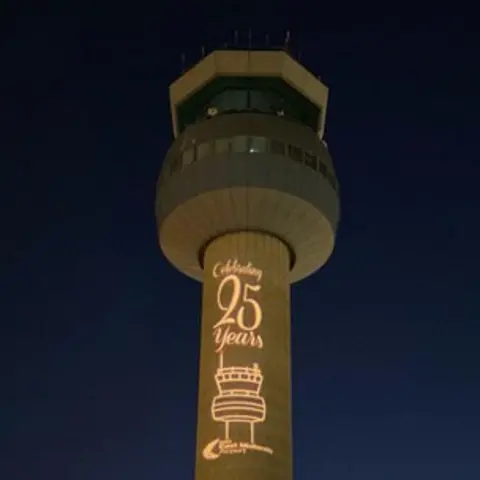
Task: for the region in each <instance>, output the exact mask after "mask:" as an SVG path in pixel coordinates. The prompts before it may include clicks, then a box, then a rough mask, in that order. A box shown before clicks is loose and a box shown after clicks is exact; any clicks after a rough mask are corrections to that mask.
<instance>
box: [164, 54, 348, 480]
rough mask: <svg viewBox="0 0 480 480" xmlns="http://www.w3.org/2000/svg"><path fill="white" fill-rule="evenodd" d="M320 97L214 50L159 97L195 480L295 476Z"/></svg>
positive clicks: (325, 240) (324, 155)
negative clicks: (190, 307)
mask: <svg viewBox="0 0 480 480" xmlns="http://www.w3.org/2000/svg"><path fill="white" fill-rule="evenodd" d="M327 99H328V89H327V87H326V86H325V85H324V84H323V83H322V82H321V81H320V80H319V79H318V78H317V77H315V76H314V75H312V74H311V73H310V72H309V71H308V70H306V69H305V68H304V67H303V66H302V65H300V64H299V63H298V62H297V61H295V60H294V59H293V58H292V57H291V56H290V55H288V54H287V53H285V52H284V51H241V50H223V51H216V52H213V53H212V54H210V55H208V56H207V57H205V58H204V59H203V60H202V61H201V62H200V63H198V64H197V65H195V66H194V67H193V68H191V69H190V70H189V71H187V72H186V73H185V74H184V75H182V77H180V78H179V79H177V80H176V81H175V82H174V83H173V84H172V85H171V86H170V104H171V113H172V123H173V131H174V136H175V141H174V143H173V144H172V146H171V148H170V149H169V151H168V153H167V155H166V158H165V161H164V163H163V167H162V171H161V173H160V177H159V180H158V185H157V200H156V215H157V227H158V234H159V240H160V247H161V249H162V251H163V253H164V255H165V256H166V257H167V259H168V260H169V261H170V262H171V263H172V264H173V265H174V266H175V267H176V268H177V269H178V270H180V271H181V272H182V273H184V274H185V275H188V276H189V277H191V278H193V279H195V280H198V281H201V282H203V300H202V339H201V354H200V373H199V399H198V425H197V452H196V478H197V480H224V479H226V478H228V479H231V480H240V479H248V480H266V479H271V480H283V479H285V480H290V479H291V478H292V438H291V402H290V397H291V376H290V357H291V355H290V284H291V283H293V282H297V281H299V280H302V279H303V278H305V277H307V276H309V275H311V274H312V273H314V272H315V271H316V270H318V269H319V268H320V267H321V266H322V265H324V264H325V262H326V261H327V260H328V258H329V256H330V255H331V253H332V251H333V247H334V243H335V235H336V229H337V224H338V219H339V193H338V182H337V179H336V176H335V172H334V169H333V164H332V159H331V156H330V154H329V152H328V149H327V147H326V144H325V142H324V141H323V133H324V129H325V119H326V111H327Z"/></svg>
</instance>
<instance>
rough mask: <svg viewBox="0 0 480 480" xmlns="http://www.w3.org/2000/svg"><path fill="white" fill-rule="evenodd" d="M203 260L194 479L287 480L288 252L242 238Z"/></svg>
mask: <svg viewBox="0 0 480 480" xmlns="http://www.w3.org/2000/svg"><path fill="white" fill-rule="evenodd" d="M204 258H205V262H204V269H205V277H204V284H203V308H202V340H201V342H202V349H201V360H200V382H199V404H198V412H199V414H198V434H197V443H198V447H199V448H198V449H197V452H198V453H197V457H198V458H197V465H196V478H197V480H206V479H211V478H214V479H227V478H228V479H235V478H244V477H243V475H247V476H248V479H249V480H265V479H270V478H271V479H278V480H283V479H285V480H290V479H291V476H292V458H291V405H290V398H291V392H290V294H289V292H290V285H289V279H288V274H289V269H290V255H289V251H288V249H287V247H286V246H285V244H284V243H283V242H282V241H280V240H278V239H276V238H275V237H273V236H270V235H266V234H262V233H252V232H243V233H233V234H228V235H224V236H221V237H219V238H217V239H216V240H214V241H213V242H211V243H210V244H209V245H208V247H207V248H206V251H205V257H204ZM206 411H210V412H211V415H204V414H203V415H202V414H201V413H202V412H206ZM267 419H268V421H267ZM247 453H248V455H245V454H247ZM206 459H207V460H211V462H205V460H206ZM233 472H237V473H236V474H234V473H233ZM242 472H243V473H242ZM247 472H248V474H247ZM245 478H247V477H245Z"/></svg>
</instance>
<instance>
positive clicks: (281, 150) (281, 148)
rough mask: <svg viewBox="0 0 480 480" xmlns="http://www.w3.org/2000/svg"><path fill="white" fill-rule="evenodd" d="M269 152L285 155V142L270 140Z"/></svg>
mask: <svg viewBox="0 0 480 480" xmlns="http://www.w3.org/2000/svg"><path fill="white" fill-rule="evenodd" d="M270 153H274V154H276V155H285V144H284V143H283V142H281V141H280V140H273V139H272V140H270Z"/></svg>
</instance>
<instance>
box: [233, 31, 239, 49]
mask: <svg viewBox="0 0 480 480" xmlns="http://www.w3.org/2000/svg"><path fill="white" fill-rule="evenodd" d="M233 44H234V45H235V46H237V45H238V30H235V31H234V32H233Z"/></svg>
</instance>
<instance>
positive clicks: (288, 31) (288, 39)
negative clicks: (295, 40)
mask: <svg viewBox="0 0 480 480" xmlns="http://www.w3.org/2000/svg"><path fill="white" fill-rule="evenodd" d="M289 43H290V30H287V31H286V33H285V45H284V48H285V50H288V45H289Z"/></svg>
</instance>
